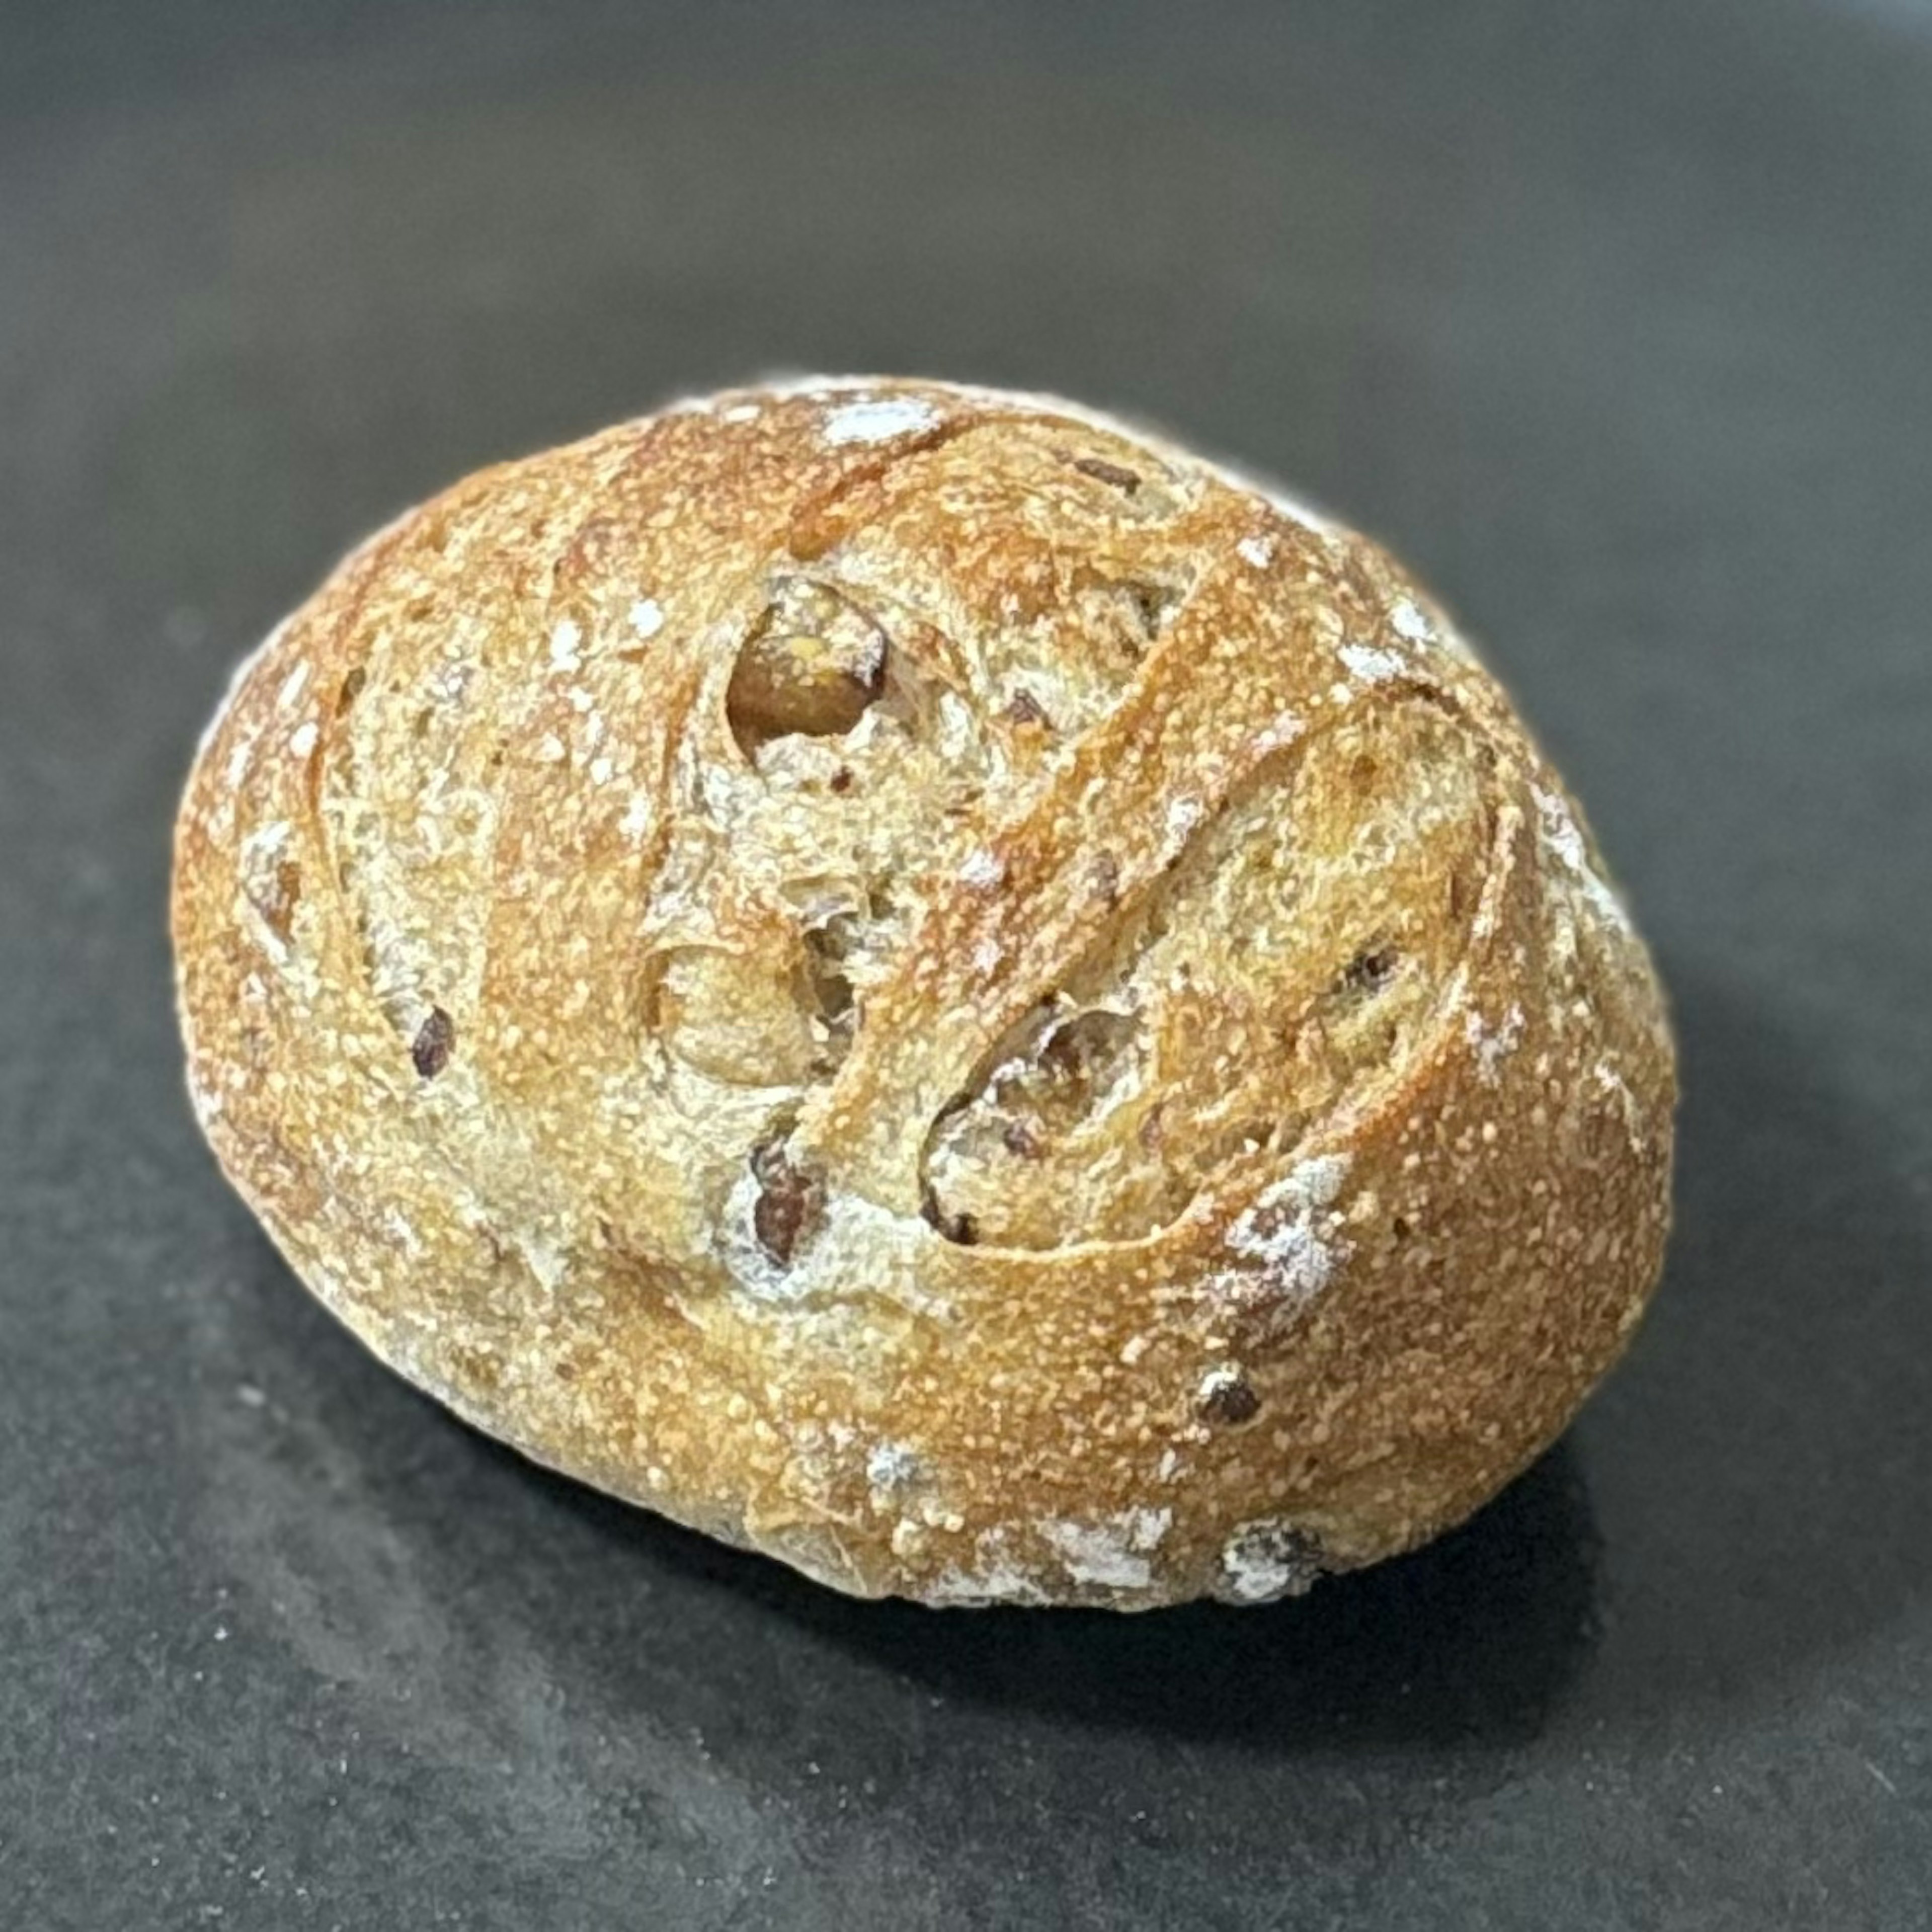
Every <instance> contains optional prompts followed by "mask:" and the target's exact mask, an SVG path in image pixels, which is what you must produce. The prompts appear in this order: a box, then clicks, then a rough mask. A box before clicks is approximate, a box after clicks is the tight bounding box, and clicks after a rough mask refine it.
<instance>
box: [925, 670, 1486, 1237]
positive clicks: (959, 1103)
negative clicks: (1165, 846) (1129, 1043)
mask: <svg viewBox="0 0 1932 1932" xmlns="http://www.w3.org/2000/svg"><path fill="white" fill-rule="evenodd" d="M1398 688H1400V689H1401V690H1402V691H1403V692H1404V693H1405V694H1407V695H1410V696H1413V697H1417V698H1419V699H1421V700H1422V701H1423V702H1424V703H1427V704H1429V705H1431V706H1433V707H1434V708H1435V709H1438V710H1439V711H1441V712H1443V713H1444V714H1445V715H1447V716H1449V717H1451V718H1454V719H1455V720H1456V721H1457V722H1458V723H1460V724H1463V725H1464V726H1465V727H1467V728H1468V729H1469V731H1470V733H1471V736H1472V738H1473V739H1475V742H1478V743H1479V744H1480V745H1481V746H1482V748H1483V750H1484V752H1485V753H1486V754H1489V755H1488V756H1487V757H1485V759H1484V770H1483V772H1482V790H1483V792H1484V801H1483V802H1484V808H1485V811H1484V816H1485V817H1486V818H1487V820H1488V836H1487V838H1486V840H1485V841H1484V843H1485V844H1486V846H1487V854H1486V860H1485V863H1484V872H1483V883H1482V887H1481V890H1480V891H1479V892H1478V894H1477V895H1476V902H1475V905H1474V906H1473V907H1472V908H1471V909H1470V910H1469V911H1468V912H1467V913H1466V914H1465V915H1464V916H1463V922H1462V943H1461V944H1460V946H1459V947H1458V948H1457V953H1456V955H1455V958H1454V963H1453V965H1451V966H1450V967H1449V968H1448V969H1447V970H1446V971H1444V972H1443V973H1442V974H1440V975H1439V977H1438V978H1437V980H1436V989H1435V997H1434V998H1433V999H1432V1000H1431V1001H1430V1004H1429V1006H1428V1007H1427V1010H1426V1013H1425V1016H1424V1019H1423V1020H1422V1021H1421V1024H1419V1025H1418V1026H1417V1028H1416V1029H1415V1036H1414V1046H1413V1049H1412V1052H1410V1053H1409V1055H1407V1056H1406V1061H1405V1064H1404V1066H1403V1067H1402V1068H1395V1067H1372V1068H1370V1069H1367V1070H1364V1073H1362V1074H1358V1076H1356V1077H1355V1079H1352V1080H1351V1081H1349V1082H1346V1084H1345V1085H1344V1087H1343V1091H1342V1093H1341V1094H1340V1096H1339V1097H1338V1100H1337V1109H1336V1110H1335V1111H1334V1112H1331V1113H1330V1114H1329V1115H1327V1116H1325V1118H1324V1119H1323V1120H1322V1121H1321V1122H1320V1123H1319V1124H1317V1125H1315V1126H1313V1127H1311V1128H1310V1130H1308V1131H1307V1133H1304V1135H1303V1136H1301V1139H1298V1141H1297V1142H1295V1145H1293V1146H1292V1148H1283V1149H1281V1150H1280V1151H1278V1152H1276V1153H1274V1154H1266V1153H1265V1152H1260V1153H1256V1154H1248V1153H1245V1152H1242V1151H1235V1152H1234V1153H1232V1154H1227V1155H1226V1156H1224V1157H1223V1159H1222V1160H1220V1162H1219V1163H1217V1164H1216V1165H1214V1166H1212V1167H1211V1168H1209V1169H1207V1170H1206V1171H1205V1172H1203V1173H1202V1175H1201V1176H1200V1178H1199V1181H1197V1183H1196V1187H1195V1190H1194V1192H1193V1194H1192V1195H1191V1196H1190V1197H1189V1199H1188V1200H1187V1202H1186V1203H1185V1204H1184V1205H1183V1206H1182V1207H1181V1208H1178V1210H1177V1211H1175V1213H1174V1214H1173V1215H1172V1217H1170V1218H1169V1219H1168V1220H1166V1221H1164V1222H1163V1223H1161V1224H1160V1226H1158V1227H1155V1228H1151V1229H1148V1230H1147V1231H1146V1232H1145V1233H1143V1234H1140V1235H1131V1236H1128V1237H1127V1238H1124V1239H1121V1240H1119V1241H1107V1240H1079V1241H1065V1242H1061V1243H1059V1244H1056V1245H1055V1246H1054V1247H1047V1248H1032V1247H1022V1246H1019V1245H1017V1244H1006V1243H1002V1242H999V1241H981V1240H975V1241H972V1242H970V1243H962V1242H957V1241H950V1240H947V1238H946V1237H945V1236H944V1234H943V1232H941V1230H940V1229H938V1228H937V1227H936V1226H935V1229H934V1233H935V1237H936V1238H939V1239H941V1240H945V1241H947V1247H949V1248H952V1249H954V1250H958V1251H959V1252H961V1253H965V1254H971V1255H980V1256H986V1258H987V1259H989V1260H1008V1261H1013V1262H1025V1263H1027V1264H1028V1265H1036V1266H1037V1265H1042V1264H1044V1263H1046V1262H1061V1261H1066V1262H1073V1261H1074V1260H1076V1259H1078V1258H1079V1257H1080V1256H1094V1255H1097V1254H1103V1253H1110V1254H1119V1253H1124V1252H1126V1251H1129V1250H1151V1249H1154V1248H1156V1247H1158V1246H1159V1245H1160V1244H1161V1243H1163V1241H1167V1240H1169V1239H1180V1238H1183V1236H1184V1232H1187V1231H1189V1230H1190V1228H1191V1226H1192V1225H1194V1224H1198V1223H1200V1222H1202V1221H1203V1220H1214V1219H1216V1218H1218V1217H1220V1216H1221V1215H1223V1214H1226V1213H1228V1212H1229V1211H1232V1209H1233V1208H1235V1206H1237V1205H1240V1204H1242V1203H1244V1202H1246V1200H1247V1196H1248V1195H1249V1194H1250V1193H1252V1192H1253V1189H1252V1188H1250V1189H1248V1190H1242V1189H1241V1188H1239V1187H1229V1186H1227V1185H1226V1182H1227V1181H1228V1179H1229V1176H1230V1175H1234V1174H1236V1173H1239V1172H1243V1171H1246V1172H1250V1173H1252V1174H1253V1176H1254V1185H1255V1187H1259V1186H1261V1185H1262V1184H1264V1183H1265V1181H1266V1180H1267V1179H1268V1178H1269V1177H1270V1176H1271V1175H1274V1174H1276V1173H1277V1171H1278V1170H1280V1169H1283V1168H1284V1167H1286V1166H1292V1165H1293V1164H1294V1163H1296V1162H1298V1161H1299V1160H1302V1159H1304V1158H1306V1157H1308V1156H1309V1155H1310V1154H1312V1153H1313V1152H1315V1151H1319V1148H1321V1147H1322V1146H1323V1145H1326V1144H1328V1143H1330V1142H1334V1141H1335V1140H1337V1139H1340V1138H1342V1137H1343V1136H1352V1135H1353V1134H1354V1133H1355V1132H1357V1131H1358V1130H1359V1129H1360V1128H1361V1127H1362V1126H1363V1125H1364V1124H1365V1123H1370V1122H1373V1121H1376V1120H1378V1119H1380V1118H1385V1116H1386V1115H1387V1114H1388V1112H1391V1110H1392V1109H1393V1107H1394V1104H1395V1101H1396V1097H1397V1095H1398V1094H1400V1093H1402V1092H1403V1091H1405V1089H1406V1088H1410V1087H1412V1086H1413V1085H1415V1082H1416V1081H1417V1080H1418V1079H1420V1078H1421V1077H1422V1076H1423V1075H1424V1073H1426V1072H1427V1070H1429V1069H1430V1068H1432V1067H1434V1066H1435V1065H1436V1064H1438V1063H1439V1060H1440V1058H1441V1055H1442V1050H1443V1049H1444V1047H1445V1045H1446V1044H1450V1043H1453V1041H1454V1040H1455V1039H1456V1038H1457V1037H1460V1036H1458V1035H1457V1033H1456V1031H1455V1029H1454V1027H1453V1025H1452V1020H1453V1016H1454V1015H1455V1014H1456V1013H1457V1012H1458V1011H1460V1010H1461V1009H1462V1007H1464V1006H1465V1005H1466V1003H1467V989H1468V983H1469V977H1470V974H1471V971H1472V962H1473V961H1475V959H1477V958H1478V957H1479V956H1481V954H1483V953H1487V950H1489V949H1490V947H1492V946H1493V944H1494V943H1495V940H1496V932H1497V929H1498V928H1499V924H1500V922H1499V920H1497V919H1495V918H1494V917H1493V916H1492V917H1490V919H1487V920H1486V919H1485V918H1484V914H1485V913H1487V912H1490V910H1491V909H1492V907H1493V901H1494V900H1495V899H1496V898H1497V897H1498V896H1499V895H1500V893H1501V892H1502V891H1503V890H1504V889H1506V885H1507V879H1508V874H1509V872H1510V871H1511V865H1512V859H1513V848H1514V841H1515V838H1516V835H1517V830H1518V829H1519V827H1518V826H1517V825H1515V824H1513V823H1512V822H1511V815H1510V814H1509V813H1508V811H1506V810H1505V805H1506V803H1507V801H1506V799H1505V798H1504V797H1502V796H1501V795H1500V789H1499V787H1500V781H1499V775H1498V773H1497V772H1496V767H1495V760H1494V747H1493V745H1492V744H1491V742H1490V738H1489V736H1488V734H1487V733H1486V732H1484V731H1483V730H1481V727H1480V725H1479V724H1478V722H1477V721H1476V720H1475V718H1473V717H1472V715H1470V713H1469V709H1468V707H1467V706H1465V705H1463V703H1461V701H1460V700H1459V699H1458V698H1457V697H1456V695H1455V694H1454V693H1453V692H1451V691H1445V690H1444V689H1443V688H1442V687H1441V686H1439V685H1435V684H1433V683H1431V682H1427V681H1426V680H1424V679H1417V678H1413V677H1405V678H1403V679H1401V680H1400V682H1398V681H1397V680H1388V681H1385V682H1383V683H1382V685H1379V687H1378V690H1379V692H1382V693H1387V692H1389V691H1393V690H1395V689H1398ZM1360 703H1361V695H1358V697H1357V699H1356V700H1355V703H1352V704H1350V705H1349V706H1348V707H1346V709H1344V710H1343V711H1342V712H1340V713H1339V714H1338V715H1336V716H1334V717H1333V718H1329V719H1328V720H1326V721H1325V722H1324V723H1323V724H1322V726H1321V727H1319V729H1318V730H1316V731H1314V732H1312V733H1309V734H1308V735H1307V736H1305V737H1303V738H1300V739H1297V740H1295V742H1294V743H1293V744H1292V745H1283V746H1280V747H1279V748H1276V749H1275V750H1274V751H1271V752H1269V753H1268V754H1267V756H1265V757H1264V758H1262V760H1260V761H1259V763H1257V764H1256V766H1253V768H1252V769H1250V771H1249V772H1247V774H1246V775H1244V778H1242V780H1241V782H1240V784H1238V786H1237V787H1235V789H1234V790H1231V791H1230V792H1229V794H1228V796H1227V797H1226V799H1224V800H1223V802H1222V804H1221V805H1220V807H1219V808H1217V810H1216V811H1214V812H1213V813H1212V814H1210V815H1208V817H1205V818H1203V819H1202V821H1201V822H1200V823H1199V824H1198V825H1196V826H1194V827H1193V828H1192V829H1190V834H1189V836H1188V838H1187V841H1185V842H1184V844H1182V845H1181V847H1180V848H1179V849H1178V850H1177V851H1176V853H1175V855H1174V856H1173V858H1172V859H1171V860H1169V862H1167V863H1166V865H1163V867H1162V868H1160V870H1159V871H1157V872H1155V873H1153V874H1151V875H1150V876H1149V877H1148V878H1147V879H1146V880H1144V881H1143V882H1142V887H1141V889H1140V890H1139V892H1136V895H1135V896H1134V898H1133V901H1132V903H1131V904H1124V905H1123V906H1122V907H1120V908H1119V909H1118V917H1117V918H1116V919H1115V920H1114V921H1113V922H1112V923H1111V924H1110V925H1109V927H1108V928H1107V929H1106V932H1104V933H1103V936H1102V937H1101V938H1099V939H1098V940H1097V941H1095V942H1094V944H1091V945H1090V946H1089V947H1087V948H1086V949H1085V950H1084V951H1083V952H1082V953H1081V954H1080V955H1079V956H1078V957H1077V958H1076V959H1074V960H1072V961H1070V962H1068V964H1067V966H1066V968H1064V970H1063V971H1061V972H1060V973H1058V974H1055V976H1054V977H1055V983H1056V985H1058V984H1059V983H1064V982H1066V981H1068V980H1074V979H1076V978H1078V977H1079V974H1080V973H1081V971H1082V968H1084V967H1085V965H1088V964H1089V963H1090V962H1093V961H1094V959H1096V958H1097V957H1099V956H1104V955H1105V953H1106V950H1107V949H1108V947H1109V945H1110V944H1113V943H1114V942H1115V939H1116V938H1118V935H1119V934H1120V932H1121V930H1122V929H1123V928H1124V927H1126V926H1130V925H1131V924H1133V922H1136V921H1140V922H1145V920H1146V918H1147V916H1148V913H1149V912H1150V911H1151V910H1152V907H1153V903H1154V901H1155V899H1156V898H1157V895H1159V894H1160V892H1162V891H1163V889H1166V888H1168V887H1169V886H1170V885H1171V884H1172V883H1173V881H1174V880H1175V878H1176V876H1177V874H1178V873H1179V872H1180V871H1181V870H1182V868H1184V865H1185V864H1186V862H1187V859H1189V857H1190V856H1191V855H1192V854H1193V853H1196V851H1198V850H1199V848H1200V847H1201V846H1202V844H1205V842H1206V841H1208V839H1209V838H1210V837H1211V835H1213V833H1214V831H1215V830H1216V829H1217V828H1218V827H1219V826H1221V825H1222V824H1223V823H1224V822H1225V821H1226V820H1227V819H1228V818H1229V817H1230V816H1231V815H1232V814H1233V813H1235V811H1238V810H1240V809H1241V808H1243V807H1244V805H1247V804H1248V803H1249V802H1251V801H1252V800H1253V798H1254V796H1255V795H1256V793H1259V791H1261V790H1263V789H1264V788H1265V787H1273V786H1278V785H1280V784H1284V783H1286V782H1292V777H1293V774H1294V772H1295V771H1297V770H1298V769H1300V766H1301V763H1302V762H1303V761H1304V760H1306V758H1307V757H1308V756H1309V754H1310V753H1311V752H1312V751H1313V749H1314V748H1315V747H1316V746H1317V745H1319V744H1321V743H1322V742H1324V741H1325V740H1326V739H1330V738H1331V737H1332V736H1334V734H1335V733H1337V731H1339V730H1340V729H1341V728H1342V727H1343V724H1344V723H1345V722H1346V720H1347V718H1348V716H1349V712H1352V711H1354V710H1355V709H1357V708H1358V706H1359V704H1360ZM1283 766H1287V767H1288V769H1286V770H1283V769H1280V768H1281V767H1283ZM1233 856H1234V855H1233V854H1232V853H1230V854H1229V855H1228V858H1229V859H1232V857H1233ZM1152 944H1154V939H1153V938H1152V937H1151V936H1149V937H1145V938H1143V940H1142V943H1141V944H1139V945H1138V946H1137V947H1136V949H1135V950H1134V952H1133V954H1132V955H1131V956H1130V958H1129V959H1128V960H1127V961H1126V962H1124V963H1123V965H1122V966H1121V969H1120V977H1121V978H1123V979H1124V978H1126V977H1129V976H1130V975H1131V974H1132V972H1133V970H1134V968H1135V966H1136V965H1137V964H1138V963H1139V961H1140V960H1141V959H1143V958H1144V957H1145V953H1146V951H1147V950H1148V947H1150V946H1151V945H1152ZM1097 997H1099V996H1097ZM1037 1004H1038V1002H1036V1005H1037ZM1076 1010H1078V1009H1076ZM1070 1016H1071V1015H1070ZM1012 1032H1013V1028H1007V1029H1005V1030H1004V1031H1003V1032H1002V1033H1001V1034H1000V1036H999V1037H998V1038H996V1039H995V1040H990V1041H989V1042H988V1043H987V1045H986V1047H985V1048H984V1049H983V1051H982V1052H981V1054H980V1057H979V1058H978V1059H977V1060H976V1061H974V1064H973V1068H972V1071H971V1074H970V1075H969V1076H968V1079H967V1080H966V1081H965V1082H964V1083H963V1084H962V1088H961V1089H960V1091H959V1094H956V1096H955V1097H953V1099H952V1100H949V1101H948V1102H947V1103H946V1104H945V1105H944V1106H942V1107H941V1109H939V1110H938V1112H936V1113H935V1115H934V1116H933V1117H932V1119H931V1120H930V1121H929V1123H928V1124H927V1127H926V1133H925V1134H924V1136H923V1137H922V1142H921V1148H920V1155H919V1171H920V1172H921V1174H922V1175H923V1174H924V1173H925V1172H926V1165H927V1163H928V1160H929V1158H930V1156H931V1153H932V1146H933V1142H934V1139H935V1136H937V1134H938V1133H939V1131H940V1130H941V1127H943V1126H944V1124H945V1122H946V1121H947V1120H948V1119H950V1118H952V1117H953V1116H954V1115H956V1114H957V1113H958V1112H960V1111H961V1110H962V1109H963V1108H965V1107H966V1106H971V1103H972V1100H973V1098H974V1097H976V1096H977V1094H979V1093H980V1092H981V1091H983V1089H984V1088H985V1086H986V1083H987V1082H988V1081H989V1079H991V1077H992V1073H993V1071H994V1070H995V1067H997V1066H998V1064H1000V1056H1001V1049H1002V1048H1003V1047H1005V1046H1010V1036H1011V1034H1012ZM1391 1076H1393V1077H1391ZM1204 1203H1205V1205H1204Z"/></svg>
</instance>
